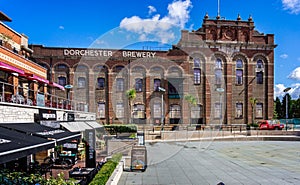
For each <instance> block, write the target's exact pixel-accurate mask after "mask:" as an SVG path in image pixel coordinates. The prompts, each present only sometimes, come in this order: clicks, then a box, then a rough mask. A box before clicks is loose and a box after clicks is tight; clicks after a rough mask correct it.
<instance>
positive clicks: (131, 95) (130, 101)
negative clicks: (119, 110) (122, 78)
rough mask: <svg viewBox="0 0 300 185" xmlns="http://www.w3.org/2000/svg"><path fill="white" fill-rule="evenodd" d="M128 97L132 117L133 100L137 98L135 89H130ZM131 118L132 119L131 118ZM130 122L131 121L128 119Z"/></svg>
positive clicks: (127, 93) (127, 92)
mask: <svg viewBox="0 0 300 185" xmlns="http://www.w3.org/2000/svg"><path fill="white" fill-rule="evenodd" d="M126 97H127V98H128V105H129V109H128V110H129V114H128V115H130V116H131V112H132V107H131V106H132V102H133V100H134V99H135V98H136V90H135V89H129V90H127V91H126ZM129 118H130V117H129ZM128 122H129V119H128Z"/></svg>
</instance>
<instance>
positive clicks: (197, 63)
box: [194, 58, 200, 68]
mask: <svg viewBox="0 0 300 185" xmlns="http://www.w3.org/2000/svg"><path fill="white" fill-rule="evenodd" d="M194 68H200V59H199V58H195V59H194Z"/></svg>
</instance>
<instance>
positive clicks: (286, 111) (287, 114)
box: [283, 87, 291, 131]
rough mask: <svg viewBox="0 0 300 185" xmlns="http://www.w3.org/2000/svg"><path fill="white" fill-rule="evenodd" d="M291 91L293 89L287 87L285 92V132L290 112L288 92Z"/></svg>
mask: <svg viewBox="0 0 300 185" xmlns="http://www.w3.org/2000/svg"><path fill="white" fill-rule="evenodd" d="M289 90H291V87H287V88H285V89H284V90H283V92H285V130H286V131H287V123H288V121H287V119H288V118H289V111H288V97H287V94H288V91H289Z"/></svg>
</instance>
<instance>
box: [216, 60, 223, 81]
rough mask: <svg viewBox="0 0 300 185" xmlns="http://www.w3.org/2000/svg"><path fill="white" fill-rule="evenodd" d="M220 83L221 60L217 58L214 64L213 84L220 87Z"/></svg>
mask: <svg viewBox="0 0 300 185" xmlns="http://www.w3.org/2000/svg"><path fill="white" fill-rule="evenodd" d="M221 83H222V60H221V59H220V58H217V60H216V63H215V84H216V85H221Z"/></svg>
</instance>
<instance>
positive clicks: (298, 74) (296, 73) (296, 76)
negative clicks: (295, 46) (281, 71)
mask: <svg viewBox="0 0 300 185" xmlns="http://www.w3.org/2000/svg"><path fill="white" fill-rule="evenodd" d="M288 78H290V79H293V80H300V67H297V68H296V69H294V70H293V71H292V72H291V74H289V76H288Z"/></svg>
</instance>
